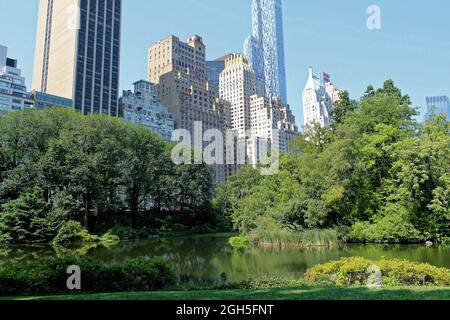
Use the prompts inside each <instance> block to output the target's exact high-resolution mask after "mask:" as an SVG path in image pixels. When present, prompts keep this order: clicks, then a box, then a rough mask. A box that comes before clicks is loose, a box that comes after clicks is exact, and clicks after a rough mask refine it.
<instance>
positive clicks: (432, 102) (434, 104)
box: [426, 96, 450, 121]
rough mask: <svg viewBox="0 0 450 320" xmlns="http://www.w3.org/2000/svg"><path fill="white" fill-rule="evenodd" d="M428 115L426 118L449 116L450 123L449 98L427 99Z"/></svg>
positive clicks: (435, 97) (436, 97)
mask: <svg viewBox="0 0 450 320" xmlns="http://www.w3.org/2000/svg"><path fill="white" fill-rule="evenodd" d="M426 101H427V113H426V118H427V119H429V118H431V117H433V116H437V115H440V114H446V115H447V121H450V100H449V98H448V97H447V96H434V97H427V98H426Z"/></svg>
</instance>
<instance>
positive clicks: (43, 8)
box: [33, 0, 122, 116]
mask: <svg viewBox="0 0 450 320" xmlns="http://www.w3.org/2000/svg"><path fill="white" fill-rule="evenodd" d="M121 15H122V0H40V4H39V17H38V27H37V37H36V52H35V62H34V75H33V90H36V91H39V92H44V93H48V94H51V95H56V96H60V97H63V98H67V99H72V100H73V101H74V108H75V109H76V110H78V111H80V112H82V113H84V114H89V113H101V114H107V115H111V116H117V113H118V94H119V66H120V31H121Z"/></svg>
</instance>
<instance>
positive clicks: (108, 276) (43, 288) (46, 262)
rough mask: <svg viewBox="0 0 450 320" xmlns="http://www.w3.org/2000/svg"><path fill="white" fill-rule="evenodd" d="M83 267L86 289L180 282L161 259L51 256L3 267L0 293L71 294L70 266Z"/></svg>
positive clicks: (142, 288) (0, 268) (110, 289)
mask: <svg viewBox="0 0 450 320" xmlns="http://www.w3.org/2000/svg"><path fill="white" fill-rule="evenodd" d="M72 265H76V266H79V267H80V269H81V289H82V290H83V292H128V291H151V290H160V289H163V288H166V287H167V286H170V285H173V284H175V282H176V277H175V273H174V271H173V270H172V269H170V268H169V267H168V265H167V263H166V262H165V261H164V260H163V259H160V258H155V259H152V260H146V259H143V258H138V259H129V260H125V261H122V262H111V263H104V262H102V261H101V260H98V259H93V258H86V257H83V258H75V257H64V258H47V259H41V260H40V261H36V262H29V263H17V264H6V265H2V266H0V283H1V284H2V285H1V286H0V295H1V296H7V295H23V296H26V295H39V294H50V295H51V294H69V293H73V291H69V290H68V289H67V285H66V282H67V279H68V276H69V275H68V274H67V267H68V266H72Z"/></svg>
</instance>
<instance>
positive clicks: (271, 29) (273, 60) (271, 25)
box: [244, 0, 287, 103]
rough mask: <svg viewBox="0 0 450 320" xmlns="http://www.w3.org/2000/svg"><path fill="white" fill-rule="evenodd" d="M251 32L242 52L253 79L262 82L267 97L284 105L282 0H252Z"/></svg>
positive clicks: (285, 100) (285, 99)
mask: <svg viewBox="0 0 450 320" xmlns="http://www.w3.org/2000/svg"><path fill="white" fill-rule="evenodd" d="M252 29H253V34H252V35H251V36H250V37H248V38H247V39H246V41H245V44H244V52H245V54H246V56H247V57H248V59H249V61H250V63H251V65H252V67H253V69H254V71H255V75H256V79H257V81H258V82H262V83H263V84H262V87H263V88H264V92H263V93H264V94H265V95H266V96H267V97H269V98H271V97H280V98H281V100H282V101H283V102H284V103H287V92H286V67H285V56H284V32H283V11H282V6H281V0H252ZM258 91H260V90H258Z"/></svg>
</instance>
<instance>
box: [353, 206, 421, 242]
mask: <svg viewBox="0 0 450 320" xmlns="http://www.w3.org/2000/svg"><path fill="white" fill-rule="evenodd" d="M349 240H350V241H353V242H366V243H367V242H374V243H417V242H419V241H420V240H422V239H421V236H420V232H419V231H418V230H417V229H416V228H415V227H414V225H413V224H412V223H411V222H410V221H409V217H408V212H407V210H406V209H405V208H404V207H403V206H401V205H399V204H395V203H388V204H387V205H386V206H385V207H384V208H383V210H382V212H381V213H380V215H379V217H378V218H377V219H376V221H375V223H372V224H371V223H369V222H356V223H355V224H354V225H353V226H352V228H351V230H350V233H349Z"/></svg>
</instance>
